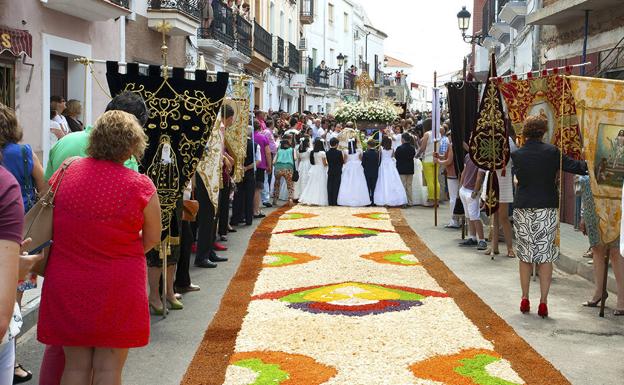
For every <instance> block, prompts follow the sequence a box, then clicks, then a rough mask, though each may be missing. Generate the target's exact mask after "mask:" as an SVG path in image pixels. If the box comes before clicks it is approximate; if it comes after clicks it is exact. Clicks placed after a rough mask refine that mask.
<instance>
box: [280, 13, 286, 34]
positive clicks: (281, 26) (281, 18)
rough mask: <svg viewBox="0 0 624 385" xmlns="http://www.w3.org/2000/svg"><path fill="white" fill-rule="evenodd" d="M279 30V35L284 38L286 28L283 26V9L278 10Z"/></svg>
mask: <svg viewBox="0 0 624 385" xmlns="http://www.w3.org/2000/svg"><path fill="white" fill-rule="evenodd" d="M279 23H280V30H279V35H280V36H281V37H282V39H285V38H286V29H285V27H284V11H280V20H279Z"/></svg>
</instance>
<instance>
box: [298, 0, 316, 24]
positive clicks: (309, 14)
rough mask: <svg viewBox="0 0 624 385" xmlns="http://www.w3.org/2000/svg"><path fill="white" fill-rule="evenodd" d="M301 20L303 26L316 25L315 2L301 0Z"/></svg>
mask: <svg viewBox="0 0 624 385" xmlns="http://www.w3.org/2000/svg"><path fill="white" fill-rule="evenodd" d="M299 20H300V21H301V24H312V23H314V0H300V8H299Z"/></svg>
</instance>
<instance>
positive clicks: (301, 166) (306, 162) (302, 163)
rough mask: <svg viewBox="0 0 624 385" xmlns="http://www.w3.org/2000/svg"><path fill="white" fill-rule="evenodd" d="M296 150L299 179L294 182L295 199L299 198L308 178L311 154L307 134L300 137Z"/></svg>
mask: <svg viewBox="0 0 624 385" xmlns="http://www.w3.org/2000/svg"><path fill="white" fill-rule="evenodd" d="M295 152H297V156H298V159H297V171H299V180H298V181H297V182H295V195H294V197H295V199H299V198H300V197H301V194H302V193H303V190H304V189H305V186H306V185H307V184H308V180H309V179H310V167H312V164H310V154H312V148H311V147H310V137H309V136H308V135H306V136H304V137H303V138H301V142H300V144H299V145H298V146H297V149H296V150H295Z"/></svg>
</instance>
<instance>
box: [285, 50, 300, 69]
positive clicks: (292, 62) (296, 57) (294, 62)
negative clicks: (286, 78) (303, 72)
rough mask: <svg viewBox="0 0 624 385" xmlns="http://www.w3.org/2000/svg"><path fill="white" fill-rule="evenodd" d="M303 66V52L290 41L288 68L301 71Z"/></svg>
mask: <svg viewBox="0 0 624 385" xmlns="http://www.w3.org/2000/svg"><path fill="white" fill-rule="evenodd" d="M300 68H301V54H300V53H299V50H298V49H297V47H296V46H295V45H294V44H293V43H288V69H289V70H290V71H292V72H294V73H299V72H300Z"/></svg>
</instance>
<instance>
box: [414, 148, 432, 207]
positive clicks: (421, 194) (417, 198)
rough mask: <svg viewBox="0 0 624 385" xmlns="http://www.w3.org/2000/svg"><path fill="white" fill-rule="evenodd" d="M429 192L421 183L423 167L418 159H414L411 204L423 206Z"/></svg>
mask: <svg viewBox="0 0 624 385" xmlns="http://www.w3.org/2000/svg"><path fill="white" fill-rule="evenodd" d="M428 195H429V192H428V190H427V186H425V185H424V183H423V165H422V162H421V161H420V159H418V158H414V178H413V179H412V203H413V204H414V205H424V204H425V203H427V196H428Z"/></svg>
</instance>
